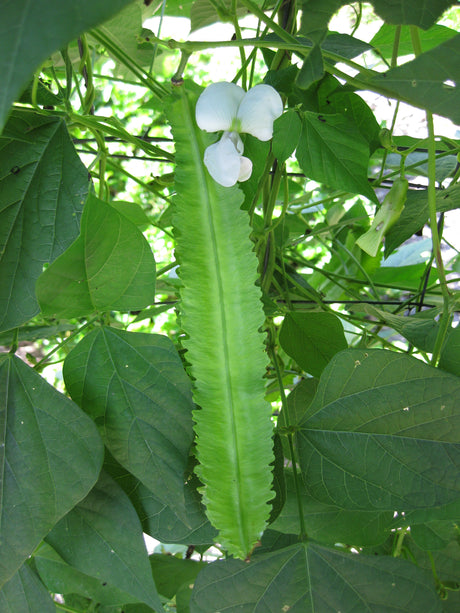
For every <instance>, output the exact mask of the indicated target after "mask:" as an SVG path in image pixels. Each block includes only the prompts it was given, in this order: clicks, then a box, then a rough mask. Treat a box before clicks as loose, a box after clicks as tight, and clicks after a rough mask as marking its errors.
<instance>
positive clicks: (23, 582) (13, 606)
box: [0, 563, 56, 613]
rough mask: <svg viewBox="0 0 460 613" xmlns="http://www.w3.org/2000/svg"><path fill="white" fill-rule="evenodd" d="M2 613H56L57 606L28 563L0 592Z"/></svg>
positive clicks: (0, 609)
mask: <svg viewBox="0 0 460 613" xmlns="http://www.w3.org/2000/svg"><path fill="white" fill-rule="evenodd" d="M0 611H2V613H37V612H38V611H39V612H40V613H55V611H56V605H55V604H54V602H53V601H52V600H51V596H50V595H49V593H48V590H47V589H46V588H45V586H44V585H43V583H42V582H41V581H40V579H39V578H38V577H37V575H36V574H35V573H34V571H33V570H32V569H31V568H30V566H29V565H28V564H27V563H26V564H23V566H21V568H20V569H19V570H18V571H17V572H16V573H15V574H14V575H13V576H12V577H11V579H10V580H9V581H7V583H5V585H4V586H3V587H2V589H1V590H0Z"/></svg>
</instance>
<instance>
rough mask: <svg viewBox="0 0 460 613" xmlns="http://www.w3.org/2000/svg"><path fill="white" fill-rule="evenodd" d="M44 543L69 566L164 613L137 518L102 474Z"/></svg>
mask: <svg viewBox="0 0 460 613" xmlns="http://www.w3.org/2000/svg"><path fill="white" fill-rule="evenodd" d="M46 542H47V543H49V544H50V545H51V546H52V547H53V549H54V550H55V551H56V552H57V553H58V554H59V555H60V556H61V558H62V559H63V560H64V561H65V562H66V563H67V564H70V566H73V567H75V568H76V569H77V570H79V571H81V572H83V573H85V574H88V575H91V576H92V577H96V578H97V579H98V580H100V581H106V582H107V583H110V584H111V585H113V586H116V587H117V588H118V589H119V590H122V591H124V592H127V593H128V594H130V595H131V596H133V597H134V598H136V599H138V600H139V601H140V602H143V603H145V604H147V605H148V606H149V607H152V608H153V609H154V611H157V612H163V607H162V606H161V602H160V599H159V597H158V594H157V591H156V588H155V584H154V582H153V579H152V574H151V570H150V564H149V560H148V555H147V550H146V549H145V543H144V540H143V537H142V528H141V525H140V522H139V518H138V517H137V515H136V512H135V510H134V509H133V507H132V505H131V503H130V501H129V498H128V497H127V496H126V495H125V494H124V493H123V490H122V489H121V488H120V487H119V486H118V485H117V484H116V483H115V482H114V481H113V480H112V479H111V478H110V477H109V476H108V475H106V474H105V473H101V476H100V478H99V481H98V482H97V484H96V485H95V487H94V488H93V489H92V490H91V492H90V493H89V494H88V496H87V497H86V498H85V499H84V500H82V501H81V502H80V503H79V504H78V505H77V506H76V507H75V508H74V509H72V511H70V512H69V513H68V514H67V515H66V516H65V517H64V518H63V519H62V520H61V521H60V522H59V523H58V524H57V525H56V526H55V527H54V528H53V529H52V530H51V532H50V533H49V534H48V536H47V537H46Z"/></svg>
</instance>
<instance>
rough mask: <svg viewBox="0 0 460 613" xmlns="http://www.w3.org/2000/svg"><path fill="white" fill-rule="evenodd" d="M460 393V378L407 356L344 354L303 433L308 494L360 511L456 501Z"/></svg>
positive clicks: (327, 375)
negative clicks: (459, 403)
mask: <svg viewBox="0 0 460 613" xmlns="http://www.w3.org/2000/svg"><path fill="white" fill-rule="evenodd" d="M421 382H423V385H422V384H421ZM459 392H460V379H459V378H458V377H454V376H453V375H449V374H447V373H444V372H442V371H440V370H438V369H436V368H432V367H431V366H427V365H426V364H424V363H423V362H420V361H419V360H416V359H414V358H412V357H410V356H407V355H400V354H397V353H394V352H390V351H384V350H378V349H375V350H368V351H361V350H347V351H343V352H341V353H339V354H338V355H337V356H335V357H334V358H333V359H332V361H331V363H330V364H329V365H328V366H327V367H326V369H325V371H324V372H323V375H322V377H321V381H320V384H319V387H318V392H317V394H316V397H315V400H314V401H313V403H312V405H311V406H310V408H309V411H308V414H307V416H306V418H305V420H304V422H303V423H302V425H301V429H300V431H299V433H298V439H297V440H298V447H299V455H300V464H301V469H302V473H303V476H304V481H305V485H306V488H307V492H308V493H309V494H310V495H311V496H313V497H314V498H316V499H317V500H319V501H321V502H325V503H328V504H335V505H337V506H339V507H342V508H347V509H362V510H371V509H374V510H398V511H406V510H410V509H422V508H428V507H435V506H438V505H442V504H447V503H449V502H453V501H455V500H457V499H458V498H460V471H459V468H460V445H458V444H457V443H458V440H459V438H460V411H459V408H458V403H457V400H456V399H457V398H458V394H459ZM344 450H346V453H345V452H344Z"/></svg>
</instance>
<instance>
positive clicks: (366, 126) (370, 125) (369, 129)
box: [319, 89, 380, 153]
mask: <svg viewBox="0 0 460 613" xmlns="http://www.w3.org/2000/svg"><path fill="white" fill-rule="evenodd" d="M319 93H320V100H319V103H320V110H321V111H324V112H327V113H340V114H341V115H344V116H345V117H347V118H348V120H349V121H350V122H351V123H352V124H353V125H354V126H355V127H356V128H357V130H358V131H359V133H360V134H361V136H362V137H363V138H364V140H365V141H366V142H367V143H368V144H369V149H370V152H371V153H373V152H374V151H375V150H376V149H377V148H378V147H380V141H379V132H380V126H379V124H378V123H377V120H376V118H375V115H374V113H373V112H372V111H371V109H370V108H369V106H368V105H367V104H366V102H365V101H364V100H363V99H362V98H361V96H358V94H354V93H353V92H344V91H340V90H338V91H335V92H332V94H327V95H321V94H322V91H321V89H320V90H319Z"/></svg>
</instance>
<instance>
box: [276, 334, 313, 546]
mask: <svg viewBox="0 0 460 613" xmlns="http://www.w3.org/2000/svg"><path fill="white" fill-rule="evenodd" d="M273 337H274V330H273V327H272V325H270V327H269V329H268V352H269V355H270V359H271V361H272V364H273V367H274V369H275V373H276V378H277V380H278V387H279V391H280V396H281V405H282V410H283V412H284V416H285V420H286V426H287V428H288V429H289V428H290V427H291V420H290V418H289V407H288V402H287V398H286V392H285V391H284V384H283V377H282V374H281V370H280V366H279V362H278V356H277V355H276V352H275V339H274V338H273ZM287 439H288V444H289V451H290V454H291V460H292V473H293V477H294V484H295V493H296V498H297V510H298V513H299V524H300V539H301V540H302V541H306V540H308V535H307V530H306V527H305V517H304V511H303V504H302V493H301V490H300V475H299V473H298V470H297V454H296V450H295V448H294V438H293V434H292V432H288V434H287Z"/></svg>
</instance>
